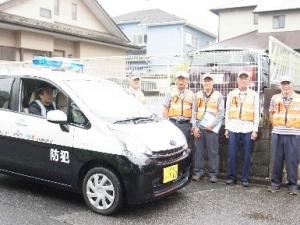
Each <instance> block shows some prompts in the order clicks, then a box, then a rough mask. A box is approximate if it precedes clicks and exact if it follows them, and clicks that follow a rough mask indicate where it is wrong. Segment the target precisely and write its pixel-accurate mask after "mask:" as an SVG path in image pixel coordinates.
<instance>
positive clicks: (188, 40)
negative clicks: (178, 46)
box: [185, 32, 198, 48]
mask: <svg viewBox="0 0 300 225" xmlns="http://www.w3.org/2000/svg"><path fill="white" fill-rule="evenodd" d="M185 44H186V45H189V46H191V47H195V48H197V47H198V37H196V36H195V35H192V34H191V33H189V32H186V35H185Z"/></svg>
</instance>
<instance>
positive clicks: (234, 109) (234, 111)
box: [225, 72, 259, 187]
mask: <svg viewBox="0 0 300 225" xmlns="http://www.w3.org/2000/svg"><path fill="white" fill-rule="evenodd" d="M237 82H238V88H236V89H234V90H232V91H231V92H229V93H228V95H227V102H226V113H225V136H226V138H229V143H228V171H227V181H226V184H228V185H230V184H235V183H236V179H237V177H236V158H237V152H238V150H239V146H240V143H242V146H243V152H244V160H243V169H242V174H241V177H240V180H241V184H242V185H243V186H244V187H248V186H249V181H248V179H249V175H250V164H251V153H252V150H253V145H254V141H255V140H256V138H257V132H258V124H259V98H258V94H257V93H256V92H255V91H253V90H251V89H249V85H250V75H249V74H248V72H240V73H239V74H238V80H237Z"/></svg>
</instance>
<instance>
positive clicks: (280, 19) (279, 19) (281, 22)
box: [273, 15, 285, 29]
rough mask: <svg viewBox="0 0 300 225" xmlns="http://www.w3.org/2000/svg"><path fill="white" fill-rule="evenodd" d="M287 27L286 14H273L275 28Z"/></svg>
mask: <svg viewBox="0 0 300 225" xmlns="http://www.w3.org/2000/svg"><path fill="white" fill-rule="evenodd" d="M280 28H285V16H284V15H281V16H273V29H280Z"/></svg>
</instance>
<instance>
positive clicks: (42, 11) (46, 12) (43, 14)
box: [40, 8, 52, 19]
mask: <svg viewBox="0 0 300 225" xmlns="http://www.w3.org/2000/svg"><path fill="white" fill-rule="evenodd" d="M40 16H41V17H45V18H49V19H50V18H51V16H52V15H51V10H50V9H45V8H40Z"/></svg>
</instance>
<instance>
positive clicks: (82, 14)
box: [54, 0, 108, 33]
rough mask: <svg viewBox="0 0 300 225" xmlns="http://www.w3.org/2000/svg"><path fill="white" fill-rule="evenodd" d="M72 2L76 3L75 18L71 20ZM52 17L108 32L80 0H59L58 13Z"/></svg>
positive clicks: (56, 19)
mask: <svg viewBox="0 0 300 225" xmlns="http://www.w3.org/2000/svg"><path fill="white" fill-rule="evenodd" d="M72 3H75V4H77V20H72ZM62 12H63V13H62ZM54 19H55V21H57V22H60V23H66V24H69V25H73V26H78V27H82V28H85V29H91V30H96V31H100V32H105V33H108V31H107V30H106V28H105V27H104V26H103V24H101V23H100V22H99V20H98V19H97V18H96V17H95V16H94V14H93V13H91V11H90V10H89V9H88V8H87V6H86V5H85V4H84V3H83V2H82V1H80V0H72V1H71V0H60V13H59V16H55V17H54Z"/></svg>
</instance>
